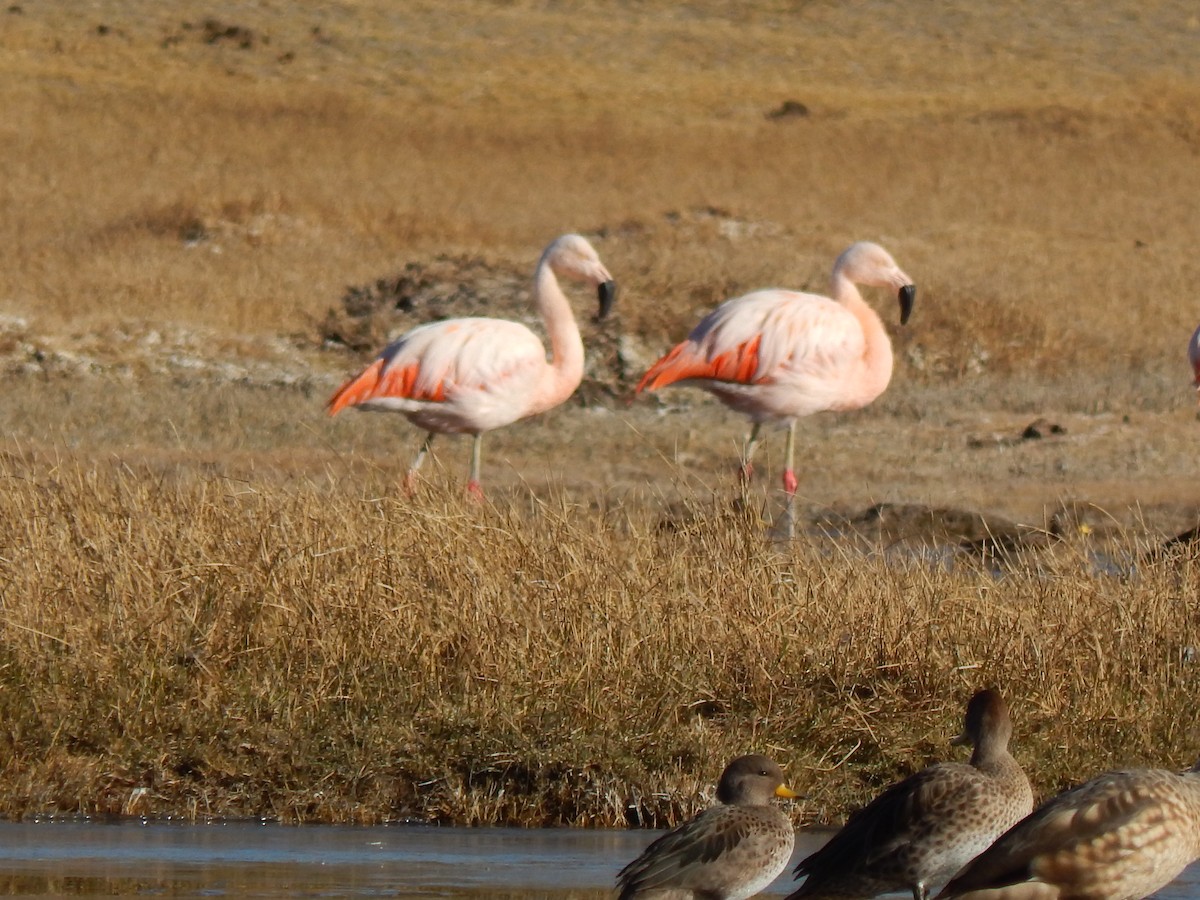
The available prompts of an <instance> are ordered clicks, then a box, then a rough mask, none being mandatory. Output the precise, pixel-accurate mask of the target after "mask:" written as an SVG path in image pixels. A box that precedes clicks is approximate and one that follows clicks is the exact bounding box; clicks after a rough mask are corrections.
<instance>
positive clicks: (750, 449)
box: [637, 241, 917, 498]
mask: <svg viewBox="0 0 1200 900" xmlns="http://www.w3.org/2000/svg"><path fill="white" fill-rule="evenodd" d="M857 284H865V285H874V286H876V287H889V288H892V289H894V290H897V291H899V296H900V324H902V325H903V324H904V323H906V322H907V321H908V317H909V315H910V314H911V313H912V307H913V300H914V299H915V298H916V293H917V289H916V288H915V287H914V286H913V284H912V279H911V278H909V277H908V276H907V275H905V274H904V272H902V271H901V270H900V267H899V266H897V265H896V262H895V260H893V259H892V257H891V255H889V254H888V252H887V251H886V250H884V249H883V248H882V247H880V246H879V245H877V244H871V243H867V242H865V241H860V242H859V243H856V244H851V245H850V247H849V248H848V249H847V250H846V251H845V252H843V253H842V255H841V256H839V257H838V259H837V262H836V263H835V264H834V266H833V299H830V298H828V297H822V296H819V295H817V294H805V293H798V292H796V291H785V290H765V291H755V292H754V293H751V294H746V295H744V296H742V297H735V298H734V299H732V300H726V301H725V302H724V303H722V304H721V305H720V306H718V307H717V308H716V309H714V310H713V311H712V312H710V313H709V314H708V315H707V316H705V317H704V318H703V319H702V320H701V321H700V324H699V325H697V326H696V327H695V328H694V329H692V333H691V334H690V335H688V339H687V340H686V341H684V342H683V343H681V344H679V345H677V346H676V347H675V348H674V349H673V350H671V351H670V352H669V353H667V354H666V355H665V356H664V357H662V359H660V360H659V361H658V362H656V363H655V364H654V365H652V366H651V367H650V369H649V370H648V371H647V372H646V374H645V375H644V376H642V380H641V382H640V383H639V384H638V386H637V390H638V391H639V392H640V391H642V390H657V389H658V388H661V387H666V386H667V385H669V384H675V383H676V382H683V383H688V384H694V385H696V386H697V387H701V388H703V389H704V390H706V391H708V392H709V393H711V394H713V395H714V396H716V398H717V399H718V400H720V401H721V402H722V403H724V404H725V405H726V406H728V407H730V408H731V409H734V410H736V411H738V412H740V413H743V414H745V415H747V416H749V417H750V419H751V421H752V422H753V423H754V424H753V426H752V427H751V429H750V436H749V437H748V438H747V440H746V446H745V450H744V452H743V454H742V474H743V476H744V477H745V478H749V477H750V475H751V474H752V472H753V456H754V449H755V445H756V444H757V443H758V432H759V429H760V428H761V427H762V425H763V423H764V422H769V421H783V422H786V423H787V428H788V434H787V450H786V456H787V459H786V466H787V467H786V469H785V470H784V473H783V489H784V490H785V491H786V492H787V495H788V497H789V498H791V497H793V496H794V495H795V493H796V487H797V481H796V474H795V471H794V468H793V461H794V459H793V458H794V456H795V449H796V419H797V418H799V417H800V416H809V415H812V414H813V413H816V412H822V411H824V410H835V411H836V410H846V409H858V408H860V407H863V406H866V405H867V404H868V403H870V402H871V401H872V400H874V399H875V398H876V397H878V396H879V395H880V394H882V393H883V391H884V389H886V388H887V386H888V382H889V381H890V380H891V377H892V344H891V342H890V341H889V340H888V336H887V332H886V331H885V330H884V327H883V323H882V322H881V321H880V319H879V316H878V315H877V314H876V313H875V311H874V310H873V309H871V307H869V306H868V305H867V304H866V302H865V301H864V300H863V299H862V296H861V295H860V294H859V292H858V289H857V288H856V287H855V285H857Z"/></svg>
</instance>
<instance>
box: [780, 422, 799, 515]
mask: <svg viewBox="0 0 1200 900" xmlns="http://www.w3.org/2000/svg"><path fill="white" fill-rule="evenodd" d="M784 452H785V455H786V457H787V458H786V459H785V460H784V465H785V466H786V468H784V470H783V490H784V493H786V494H787V495H788V499H789V500H791V498H793V497H795V496H796V488H798V487H799V486H800V485H799V482H797V481H796V470H795V456H796V420H795V419H793V420H792V421H791V422H789V423H788V433H787V450H786V451H784Z"/></svg>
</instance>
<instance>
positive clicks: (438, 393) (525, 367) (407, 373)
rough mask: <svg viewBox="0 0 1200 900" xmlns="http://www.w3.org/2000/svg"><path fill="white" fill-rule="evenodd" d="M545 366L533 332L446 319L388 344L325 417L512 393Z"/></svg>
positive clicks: (497, 322)
mask: <svg viewBox="0 0 1200 900" xmlns="http://www.w3.org/2000/svg"><path fill="white" fill-rule="evenodd" d="M545 365H546V351H545V348H544V347H543V346H542V342H541V341H539V340H538V338H537V336H536V335H534V333H533V332H532V331H530V330H529V329H528V328H526V327H525V326H524V325H521V324H520V323H518V322H509V321H507V320H504V319H485V318H475V319H448V320H446V321H444V322H431V323H429V324H428V325H421V326H418V327H417V328H414V329H412V330H411V331H409V332H407V333H405V334H404V335H403V336H401V337H400V338H398V339H397V340H395V341H393V342H392V343H391V344H389V345H388V346H387V347H385V348H384V350H383V351H382V352H381V353H380V354H379V356H378V357H376V359H375V361H374V362H372V363H371V364H370V365H369V366H367V368H365V369H364V370H363V371H362V372H360V373H359V374H358V375H356V376H354V377H353V378H351V379H349V380H348V381H347V382H346V383H345V384H343V385H342V386H341V387H340V388H338V390H337V392H336V393H335V394H334V395H333V396H332V397H331V398H330V399H329V403H328V409H329V414H330V415H334V414H336V413H337V412H339V411H340V410H342V409H345V408H346V407H348V406H360V407H364V408H368V409H372V408H373V409H398V410H402V411H403V410H406V409H409V408H411V406H412V403H413V402H414V401H417V402H424V403H445V402H450V401H452V400H453V399H454V398H455V396H456V395H459V394H461V393H462V392H464V391H476V392H490V391H495V390H498V389H501V388H503V389H505V390H516V389H519V388H520V387H522V386H523V383H524V382H525V380H526V379H528V378H529V377H531V376H535V375H536V374H537V372H538V370H539V367H540V366H545Z"/></svg>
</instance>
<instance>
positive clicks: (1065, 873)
mask: <svg viewBox="0 0 1200 900" xmlns="http://www.w3.org/2000/svg"><path fill="white" fill-rule="evenodd" d="M1197 858H1200V763H1197V764H1196V765H1195V766H1193V767H1192V768H1191V769H1189V770H1187V771H1186V772H1179V773H1177V772H1172V771H1168V770H1165V769H1128V770H1123V771H1116V772H1106V773H1104V774H1103V775H1099V776H1097V777H1095V778H1093V779H1092V780H1091V781H1088V782H1086V783H1085V784H1082V785H1080V786H1079V787H1076V788H1073V789H1071V790H1068V791H1065V792H1064V793H1061V794H1059V795H1057V796H1056V797H1053V798H1052V799H1050V800H1048V801H1047V802H1046V803H1045V804H1043V805H1042V806H1041V807H1039V808H1038V810H1037V811H1036V812H1034V813H1032V814H1031V815H1029V816H1028V817H1026V818H1024V819H1022V820H1021V821H1020V822H1018V823H1017V824H1016V825H1014V826H1013V827H1012V828H1011V829H1009V830H1008V831H1007V832H1006V833H1005V834H1004V835H1002V836H1001V837H1000V838H999V839H998V840H997V841H996V842H995V843H994V844H993V845H992V846H991V847H989V848H988V849H987V850H986V851H985V852H984V853H982V854H980V855H979V856H978V857H976V858H975V859H974V860H973V861H972V862H971V863H970V865H968V866H967V867H966V868H965V869H963V871H961V872H960V873H958V874H957V875H956V876H955V877H954V878H953V879H952V880H951V881H950V883H949V884H947V885H946V887H945V889H944V890H943V891H942V892H941V893H940V894H939V895H938V898H937V900H952V898H966V900H1056V898H1067V897H1070V898H1072V900H1140V898H1142V897H1147V896H1149V895H1150V894H1153V893H1154V892H1155V891H1157V890H1158V889H1159V888H1161V887H1163V886H1165V885H1167V884H1169V883H1170V882H1171V881H1173V880H1174V879H1175V878H1176V877H1177V876H1178V875H1179V873H1180V872H1182V871H1183V870H1184V868H1186V867H1187V866H1188V865H1189V864H1190V863H1192V862H1194V861H1195V860H1196V859H1197Z"/></svg>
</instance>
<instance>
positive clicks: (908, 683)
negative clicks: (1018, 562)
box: [0, 457, 1200, 825]
mask: <svg viewBox="0 0 1200 900" xmlns="http://www.w3.org/2000/svg"><path fill="white" fill-rule="evenodd" d="M3 484H4V490H3V491H2V492H0V507H2V509H0V512H2V513H3V515H2V516H0V521H2V522H3V525H0V547H3V548H4V549H3V560H2V564H0V584H3V604H4V607H3V608H4V633H5V642H4V647H3V663H2V665H0V683H2V687H3V690H0V697H3V701H2V702H3V708H2V709H0V721H2V722H3V723H4V731H3V735H4V741H5V744H6V746H7V756H8V759H9V763H8V767H9V772H10V774H9V776H8V777H6V778H4V779H0V811H3V812H4V813H5V814H7V815H10V816H21V815H25V814H29V813H35V812H36V813H55V812H58V813H76V812H82V813H88V814H120V813H123V812H136V813H138V814H142V815H156V814H174V815H191V816H197V817H203V816H207V815H220V816H230V815H232V816H270V817H277V818H281V819H284V820H287V821H304V820H325V821H357V822H374V821H382V820H390V819H397V818H404V817H414V818H420V819H436V820H439V821H453V822H465V823H490V822H504V823H517V824H541V825H546V824H588V825H622V824H626V823H630V822H635V823H650V824H658V825H662V824H667V823H670V822H674V821H678V820H679V818H680V817H682V816H685V815H688V814H690V813H692V812H694V810H695V808H696V807H695V803H696V801H697V797H696V790H695V789H696V786H697V785H700V784H708V783H709V782H710V781H711V779H712V772H713V771H714V770H718V769H719V768H720V766H721V765H722V762H723V761H724V760H725V759H726V758H728V757H732V756H733V755H736V754H737V753H739V752H742V751H744V750H745V749H748V748H759V749H764V750H767V751H769V752H771V753H772V754H773V755H775V756H777V757H779V758H780V759H781V760H782V761H784V762H785V763H788V764H789V765H790V768H789V771H790V773H791V775H790V777H791V778H792V779H793V780H794V781H795V782H796V784H797V785H798V787H799V788H800V789H801V790H803V791H806V792H807V793H809V794H810V795H811V801H810V802H809V803H807V804H804V805H802V806H801V807H800V808H799V811H798V813H797V818H798V820H802V821H813V820H828V819H830V818H834V817H836V816H838V815H840V813H841V811H842V810H844V809H846V808H847V807H849V806H851V805H852V804H853V803H856V802H861V801H862V800H864V799H865V798H866V796H867V795H868V794H870V793H871V792H873V791H874V790H876V789H878V788H879V787H880V786H881V785H882V784H884V783H885V782H886V781H888V780H890V779H892V778H894V777H896V776H898V775H900V774H902V773H903V772H904V771H907V770H908V769H909V768H911V767H913V766H917V765H920V764H922V763H924V762H927V761H930V760H932V759H939V758H946V757H947V756H948V755H949V752H948V750H947V745H946V740H947V739H948V737H949V736H950V735H951V734H953V733H956V729H957V728H958V727H959V726H960V724H961V722H960V719H961V715H962V703H963V702H964V700H965V698H966V697H967V696H969V694H970V693H971V691H972V690H974V689H975V688H977V687H979V686H982V685H999V686H1000V687H1001V688H1002V690H1003V691H1004V692H1005V693H1006V694H1007V695H1008V696H1009V698H1010V699H1011V701H1012V703H1013V706H1014V708H1015V710H1016V719H1017V739H1016V749H1017V753H1018V756H1019V757H1020V758H1021V759H1022V760H1024V761H1026V762H1027V764H1028V765H1029V768H1030V771H1031V776H1032V777H1033V779H1034V781H1035V783H1036V784H1037V786H1038V788H1039V789H1040V790H1041V791H1043V792H1046V791H1050V790H1053V789H1055V788H1057V787H1060V786H1062V785H1064V784H1066V783H1068V782H1070V781H1071V780H1073V779H1075V778H1078V777H1081V776H1083V775H1085V774H1087V773H1088V772H1090V771H1092V770H1094V769H1096V768H1099V767H1103V766H1106V765H1110V764H1118V763H1126V762H1139V761H1146V762H1156V763H1160V764H1161V763H1163V762H1170V763H1171V764H1178V765H1182V764H1184V763H1186V762H1188V761H1189V760H1190V758H1191V757H1192V756H1194V755H1195V753H1196V745H1197V743H1198V741H1197V737H1198V736H1200V732H1198V731H1197V730H1196V726H1197V722H1196V720H1195V716H1194V715H1192V713H1191V712H1190V710H1191V709H1192V708H1193V705H1192V704H1189V703H1188V702H1187V698H1188V697H1189V696H1190V695H1191V693H1192V692H1193V691H1194V690H1195V689H1196V682H1197V677H1198V675H1197V671H1196V669H1195V664H1194V656H1195V647H1196V646H1197V643H1198V641H1200V635H1198V634H1197V631H1198V628H1200V624H1198V623H1197V620H1196V616H1195V615H1194V610H1193V609H1192V604H1190V603H1187V602H1185V601H1184V599H1183V598H1185V597H1189V596H1192V595H1193V594H1194V592H1195V590H1196V587H1197V580H1198V577H1200V576H1198V572H1200V569H1198V568H1197V564H1196V561H1195V559H1194V558H1192V557H1191V556H1187V557H1185V558H1184V559H1183V560H1182V561H1178V560H1176V561H1175V562H1174V563H1171V564H1165V563H1164V564H1161V565H1158V566H1151V567H1148V568H1145V569H1143V570H1140V571H1137V572H1134V573H1131V574H1130V575H1129V576H1128V577H1124V578H1116V577H1109V576H1100V575H1096V574H1093V573H1092V572H1091V571H1090V570H1089V567H1088V565H1087V561H1086V559H1085V558H1083V557H1082V556H1080V555H1077V554H1072V553H1070V552H1068V553H1067V554H1066V555H1065V556H1063V557H1061V558H1059V559H1058V560H1057V561H1056V562H1055V563H1054V564H1053V568H1051V569H1050V570H1044V571H1042V572H1040V573H1038V572H1034V571H1032V570H1025V571H1020V572H1017V573H1015V574H1011V575H1007V576H1005V577H1003V578H999V579H997V578H994V577H993V576H992V575H990V574H989V573H988V572H986V571H983V570H981V569H979V568H977V567H975V566H973V565H970V564H959V565H956V566H955V567H953V568H952V569H949V570H948V569H946V568H944V567H942V566H937V565H935V566H931V565H929V564H928V562H926V561H923V560H922V559H921V558H918V557H903V556H902V557H896V556H890V557H888V556H875V557H864V556H861V555H858V554H850V553H846V552H845V551H843V550H839V549H838V547H837V546H836V545H827V544H822V543H815V544H814V543H808V542H805V543H802V544H800V545H798V546H797V547H795V548H781V547H779V546H776V545H773V544H770V543H768V542H766V541H764V539H763V529H762V523H761V521H760V520H759V519H758V516H757V515H751V514H748V513H746V512H739V511H738V510H737V509H736V508H734V507H730V506H728V505H727V503H726V502H725V501H722V500H720V499H718V498H716V497H714V498H713V499H712V500H710V501H705V502H699V501H697V502H694V503H693V504H692V505H691V506H690V507H689V508H687V509H685V510H684V511H683V512H684V513H686V515H685V516H683V517H679V516H678V515H677V517H676V519H675V520H673V521H674V525H673V526H672V527H668V528H664V527H662V523H661V522H659V521H657V520H656V519H654V518H653V517H647V516H646V515H645V514H643V513H639V512H637V511H636V508H633V507H631V506H630V505H629V504H628V503H622V504H620V505H611V506H607V507H606V506H605V505H604V504H603V503H602V504H600V505H599V506H597V507H595V508H586V507H584V506H580V505H578V503H577V501H573V500H571V499H569V498H567V497H566V496H554V497H551V498H549V499H546V500H536V499H532V498H528V497H526V498H520V497H517V498H514V499H512V500H503V501H500V502H499V503H497V504H495V505H492V504H487V505H484V506H482V507H476V506H474V505H472V504H470V503H467V502H465V501H457V500H455V501H448V500H446V499H445V498H443V497H439V496H436V495H434V494H429V493H422V494H421V495H418V496H417V497H415V498H412V499H406V498H403V497H400V496H397V495H396V494H395V492H394V490H393V489H391V488H387V487H384V486H382V485H379V484H373V483H371V482H369V481H368V483H366V484H364V485H362V486H361V487H358V488H355V489H351V490H347V489H346V487H345V486H338V485H336V484H334V483H332V482H329V481H322V482H312V481H296V482H292V483H289V484H286V485H276V486H274V487H273V488H270V489H268V488H267V487H266V486H264V485H255V484H252V483H247V482H244V481H240V480H237V479H234V478H229V477H222V476H221V475H220V474H213V475H209V476H204V475H202V474H198V473H192V474H181V473H178V472H177V473H174V474H169V473H164V472H163V471H155V470H151V469H144V468H133V467H131V466H128V465H126V464H123V463H120V462H114V463H113V464H111V465H108V466H101V467H88V466H81V465H79V464H77V463H76V462H74V461H71V460H62V461H59V462H58V463H57V464H56V465H54V466H51V467H45V466H43V465H40V464H38V463H36V461H34V460H32V459H21V458H11V457H10V458H9V459H8V460H7V461H6V462H5V464H4V471H3ZM17 773H20V774H19V775H18V774H17ZM143 788H144V789H145V790H144V791H143V790H140V789H143Z"/></svg>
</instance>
